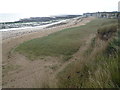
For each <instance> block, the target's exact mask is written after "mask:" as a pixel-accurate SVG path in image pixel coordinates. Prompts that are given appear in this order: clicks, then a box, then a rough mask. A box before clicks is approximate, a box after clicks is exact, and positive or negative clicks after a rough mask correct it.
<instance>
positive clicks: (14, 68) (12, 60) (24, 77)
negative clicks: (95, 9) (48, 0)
mask: <svg viewBox="0 0 120 90" xmlns="http://www.w3.org/2000/svg"><path fill="white" fill-rule="evenodd" d="M92 19H93V18H84V19H83V20H82V21H77V23H76V22H74V21H73V22H72V21H71V22H70V24H66V25H61V26H57V27H55V28H50V29H44V30H40V31H37V32H32V33H27V34H23V35H18V36H15V37H10V38H9V39H5V40H3V42H2V54H3V55H2V59H3V67H4V68H3V87H17V88H22V87H24V88H26V87H27V88H32V87H48V86H47V84H49V85H50V87H56V85H55V84H51V83H50V82H53V80H52V78H51V77H52V76H53V75H54V72H55V71H56V68H58V67H61V65H62V63H61V61H60V59H59V58H57V57H46V58H42V59H41V60H35V61H30V60H28V59H27V58H26V57H25V56H22V55H20V54H17V53H16V54H13V53H12V51H11V49H14V48H15V47H16V46H17V45H19V44H20V43H22V42H24V41H27V40H31V39H33V38H38V37H43V36H47V35H49V34H51V33H53V32H57V31H60V30H62V29H64V28H69V27H75V26H80V25H85V24H86V23H87V22H89V21H91V20H92ZM56 59H58V60H56Z"/></svg>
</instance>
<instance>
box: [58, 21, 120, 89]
mask: <svg viewBox="0 0 120 90" xmlns="http://www.w3.org/2000/svg"><path fill="white" fill-rule="evenodd" d="M108 22H109V20H108ZM113 22H114V21H111V22H109V23H108V24H109V25H107V23H106V22H104V24H105V25H104V26H102V27H101V28H99V29H98V30H99V31H100V30H101V31H100V32H102V33H103V32H104V33H105V35H106V34H108V31H110V32H112V31H113V30H114V32H112V34H111V36H110V37H109V39H108V40H107V41H104V40H103V39H101V38H100V37H98V36H96V37H95V38H93V39H92V41H91V44H90V46H89V48H88V49H87V50H86V51H85V52H84V56H83V57H80V59H79V60H77V61H76V62H75V63H71V64H70V65H68V66H67V67H66V68H65V69H64V70H63V71H62V72H60V73H58V81H59V83H58V87H60V88H119V87H120V72H119V71H120V67H119V62H120V54H119V53H120V49H119V48H120V38H119V37H120V31H118V35H117V34H115V33H117V30H115V29H117V28H116V27H117V26H114V25H115V24H114V23H113ZM102 25H103V24H102ZM104 27H106V28H104ZM113 27H114V29H112V28H113ZM113 33H114V34H113ZM96 35H98V34H96ZM81 58H82V59H81Z"/></svg>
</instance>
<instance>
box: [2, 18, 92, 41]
mask: <svg viewBox="0 0 120 90" xmlns="http://www.w3.org/2000/svg"><path fill="white" fill-rule="evenodd" d="M89 19H90V18H89ZM89 19H88V18H76V19H71V20H66V21H61V22H59V23H53V24H50V25H45V26H43V27H41V26H37V27H31V28H20V29H17V30H15V29H13V30H7V31H2V40H6V39H10V38H16V37H21V36H23V35H31V34H33V33H43V32H44V31H45V32H48V31H51V32H54V31H58V30H62V29H64V28H70V27H74V26H76V25H79V24H80V25H82V24H84V23H86V22H87V21H88V20H89Z"/></svg>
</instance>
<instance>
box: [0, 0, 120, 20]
mask: <svg viewBox="0 0 120 90" xmlns="http://www.w3.org/2000/svg"><path fill="white" fill-rule="evenodd" d="M118 1H120V0H0V21H5V20H9V21H10V20H13V19H15V20H17V19H18V18H24V17H38V16H51V15H64V14H83V13H85V12H98V11H117V10H118Z"/></svg>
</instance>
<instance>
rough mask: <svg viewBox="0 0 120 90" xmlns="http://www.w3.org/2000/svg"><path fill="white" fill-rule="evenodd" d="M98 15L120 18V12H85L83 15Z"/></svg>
mask: <svg viewBox="0 0 120 90" xmlns="http://www.w3.org/2000/svg"><path fill="white" fill-rule="evenodd" d="M90 16H93V17H98V18H118V17H120V12H117V11H114V12H96V13H84V14H83V17H90Z"/></svg>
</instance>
